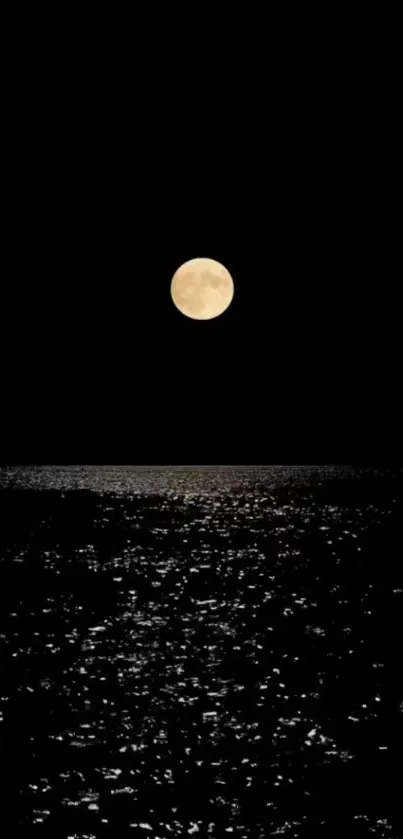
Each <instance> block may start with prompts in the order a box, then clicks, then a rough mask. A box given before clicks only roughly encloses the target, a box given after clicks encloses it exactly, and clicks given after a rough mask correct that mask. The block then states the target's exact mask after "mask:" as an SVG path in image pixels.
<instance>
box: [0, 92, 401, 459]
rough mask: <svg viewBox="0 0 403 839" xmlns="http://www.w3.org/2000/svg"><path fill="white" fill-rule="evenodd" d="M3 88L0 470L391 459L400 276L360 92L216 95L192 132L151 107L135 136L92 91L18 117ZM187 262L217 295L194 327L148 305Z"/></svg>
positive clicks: (192, 112) (131, 124) (385, 174)
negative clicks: (240, 98) (220, 299)
mask: <svg viewBox="0 0 403 839" xmlns="http://www.w3.org/2000/svg"><path fill="white" fill-rule="evenodd" d="M21 84H22V90H23V94H24V100H23V101H24V103H25V104H24V108H25V110H24V108H23V109H22V112H23V114H24V116H23V124H24V125H23V127H24V126H25V130H22V128H21V126H20V130H16V132H15V138H14V140H15V142H14V146H13V150H12V157H11V164H12V165H11V169H12V173H13V188H12V190H11V193H10V203H9V212H8V217H7V222H6V227H5V233H6V252H5V264H7V263H8V265H9V267H8V269H7V271H6V276H5V278H3V285H2V311H1V323H2V330H1V353H2V386H1V387H2V391H1V392H2V402H3V408H2V425H3V428H2V435H1V449H2V451H1V462H15V461H17V462H48V463H52V462H58V463H59V462H66V463H69V462H74V463H77V462H87V463H88V462H107V463H108V462H109V463H118V462H123V463H253V462H255V463H280V462H321V461H324V462H329V461H333V460H335V461H342V462H356V461H360V460H366V461H374V460H379V459H381V460H388V461H390V460H395V459H396V458H399V453H400V434H399V424H400V420H399V417H400V414H399V408H398V397H399V372H400V365H399V358H398V355H399V351H400V339H399V331H400V308H398V302H397V301H398V289H397V285H398V283H400V273H401V272H398V271H397V270H396V262H395V255H394V254H395V247H396V244H395V239H396V237H397V223H396V219H395V216H394V212H393V208H392V198H391V196H390V183H391V179H392V178H393V172H392V171H390V170H389V168H388V167H389V166H390V162H389V158H388V156H387V155H386V154H385V149H384V145H383V141H384V133H382V131H381V130H380V128H379V125H381V126H383V128H384V129H385V131H386V135H387V132H388V130H389V129H388V124H387V114H383V116H382V115H381V116H380V117H379V119H378V121H377V123H376V125H375V121H374V94H373V88H371V90H369V92H368V102H366V98H365V96H363V93H362V88H361V89H360V96H359V99H355V98H354V95H353V94H351V99H352V100H353V101H352V102H350V100H346V98H345V97H344V98H343V96H341V95H339V94H338V93H337V90H336V89H335V88H334V87H333V88H332V89H330V88H329V87H326V85H325V86H324V87H320V85H319V83H318V88H317V90H316V91H315V90H314V91H313V92H312V89H311V94H310V98H309V101H308V100H307V97H306V95H305V94H304V93H303V89H302V87H301V89H300V88H299V87H298V84H297V81H296V79H295V78H294V80H291V82H289V83H287V84H286V82H285V81H284V90H286V91H287V96H288V98H287V97H286V96H283V97H281V96H278V99H277V100H276V102H274V103H273V98H272V99H271V104H270V107H268V109H267V110H266V109H265V108H263V107H262V105H261V100H260V105H257V103H256V102H254V103H253V102H252V104H250V102H249V104H248V102H247V99H246V101H245V105H244V106H243V105H239V103H238V104H236V105H234V106H233V108H230V107H227V104H223V103H224V102H225V103H226V102H227V99H223V100H222V101H221V105H220V102H218V104H215V105H214V106H212V104H211V102H210V105H209V107H211V108H212V107H214V111H213V112H212V114H211V119H210V116H209V118H208V119H206V120H203V119H201V117H200V113H204V111H203V107H206V108H207V106H208V103H207V104H206V103H204V105H200V108H199V109H198V108H197V107H195V104H194V102H193V101H192V102H188V103H187V107H186V103H185V104H184V103H183V101H182V102H181V105H180V106H178V111H176V110H175V106H174V105H173V104H172V106H170V107H169V108H168V107H167V104H166V102H164V101H163V100H164V97H163V95H162V96H161V103H160V106H158V105H157V106H156V110H155V112H154V115H151V116H148V118H147V120H145V119H144V113H145V110H144V111H142V112H141V113H142V114H143V116H142V118H141V119H140V120H138V121H137V122H135V121H133V117H132V116H130V115H129V116H128V115H127V109H126V110H124V111H123V109H121V111H120V110H119V105H117V104H116V102H115V101H114V102H113V103H112V99H111V102H110V103H108V102H106V103H105V99H104V96H103V97H100V100H101V99H102V104H98V105H97V100H96V97H95V101H94V96H93V95H92V97H91V100H88V99H87V100H85V103H84V105H80V100H77V99H74V102H73V104H71V105H70V106H69V107H70V111H69V115H70V118H69V119H67V118H66V107H67V105H66V104H65V102H66V97H67V93H66V89H65V87H64V88H63V93H62V92H61V89H60V85H59V86H58V85H56V92H57V96H56V95H53V96H52V89H51V90H50V92H49V93H48V94H46V92H45V94H44V96H43V103H42V104H40V103H38V97H37V96H36V99H35V104H34V105H33V104H32V102H33V93H32V91H31V89H30V85H29V81H28V80H27V78H24V80H23V82H22V83H21ZM69 84H70V82H69ZM349 90H350V93H351V85H350V88H349ZM54 93H55V91H54V90H53V94H54ZM103 93H104V91H103ZM369 93H371V97H372V98H371V97H370V96H369ZM288 94H289V95H288ZM290 97H291V98H290ZM370 98H371V105H370V104H369V100H370ZM83 99H85V97H84V95H83ZM60 101H62V102H63V107H61V108H60V109H59V110H60V113H59V112H58V107H57V103H58V102H60ZM89 101H90V103H91V107H89V105H88V102H89ZM379 101H380V102H381V96H380V98H379ZM50 102H51V103H52V106H51V107H50V104H49V103H50ZM284 102H286V103H287V107H285V106H284ZM290 102H292V105H290ZM357 102H359V108H358V106H357ZM144 107H145V106H144ZM379 107H381V105H379ZM181 108H182V109H183V108H185V111H184V112H183V111H182V112H181ZM357 108H358V111H357ZM113 109H114V110H113ZM164 109H165V110H164ZM112 110H113V115H112ZM105 111H106V114H107V115H109V119H107V118H106V116H105ZM123 112H124V114H125V115H124V116H122V113H123ZM184 113H185V116H186V118H185V117H184ZM207 113H209V112H208V111H207ZM178 114H179V116H178ZM335 114H336V116H335ZM179 118H181V123H180V125H181V126H183V127H181V130H180V131H179V130H178V129H177V126H178V119H179ZM379 120H380V122H379ZM382 120H383V121H382ZM217 125H218V128H217ZM385 126H386V128H385ZM175 127H176V131H175V130H174V129H175ZM213 128H214V130H213ZM27 132H28V133H27ZM382 138H383V139H382ZM381 141H382V142H381ZM195 256H210V257H212V258H214V259H217V260H219V261H221V262H222V263H224V264H225V265H226V267H227V268H228V269H229V271H230V272H231V274H232V276H233V279H234V284H235V296H234V300H233V304H232V306H231V307H230V308H229V309H228V310H227V312H226V313H225V314H224V315H223V316H222V317H220V318H218V319H217V320H213V321H210V322H197V321H192V320H189V319H187V318H185V317H183V316H182V315H181V314H180V313H179V312H178V311H176V309H175V308H174V307H173V305H172V302H171V299H170V294H169V287H170V280H171V277H172V274H173V273H174V271H175V270H176V268H177V267H178V266H179V265H180V264H181V263H182V262H183V261H185V260H186V259H189V258H192V257H195ZM8 257H10V262H8Z"/></svg>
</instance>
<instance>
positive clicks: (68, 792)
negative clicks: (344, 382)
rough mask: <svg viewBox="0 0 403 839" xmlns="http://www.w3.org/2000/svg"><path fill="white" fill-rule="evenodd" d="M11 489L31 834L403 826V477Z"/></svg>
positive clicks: (13, 767)
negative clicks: (402, 762) (402, 547)
mask: <svg viewBox="0 0 403 839" xmlns="http://www.w3.org/2000/svg"><path fill="white" fill-rule="evenodd" d="M0 486H1V487H2V489H0V499H1V500H0V503H1V509H2V520H3V522H4V525H3V527H2V533H1V554H0V556H1V562H0V641H1V671H2V679H1V695H0V739H1V758H0V760H1V761H2V767H3V772H2V775H3V780H2V788H3V797H4V801H5V802H6V809H7V810H8V811H9V818H10V820H11V824H13V826H14V828H15V832H17V831H19V834H20V835H31V832H30V831H31V830H32V826H33V825H35V833H36V835H38V836H41V835H44V836H45V835H46V836H48V835H52V836H69V835H71V836H73V835H79V836H83V835H93V836H109V835H112V834H113V835H116V834H117V835H119V836H125V835H126V834H127V835H137V834H138V835H147V834H150V835H158V836H165V835H166V836H172V835H182V834H181V831H182V833H183V831H185V832H186V833H189V834H191V833H195V834H197V833H201V834H204V835H206V834H207V835H212V836H214V837H215V836H221V835H228V834H229V833H231V832H233V833H234V834H235V835H237V836H251V837H256V836H262V837H263V836H269V835H282V836H290V837H291V836H296V837H300V836H301V837H302V836H314V835H317V836H326V837H332V836H333V835H334V836H336V835H339V833H340V829H341V826H343V827H344V829H346V830H347V829H348V827H351V835H354V836H367V835H373V836H375V837H378V836H379V837H381V836H389V837H392V839H393V837H397V836H398V832H397V823H398V822H397V817H398V808H397V800H398V791H397V783H398V781H397V775H396V773H395V771H394V765H395V760H396V758H397V750H398V748H399V742H401V741H400V739H399V738H400V737H401V734H402V722H403V715H402V707H403V704H402V703H403V696H402V692H403V691H402V686H401V676H400V672H399V665H398V663H397V659H396V657H395V652H394V650H393V639H394V638H395V637H396V636H397V632H398V631H399V629H401V626H400V624H401V614H402V602H403V601H402V595H403V580H402V570H401V566H400V565H399V564H397V563H396V562H395V561H394V560H395V556H396V555H397V554H396V546H397V544H398V539H400V538H401V537H400V525H399V516H401V477H400V476H398V477H397V478H394V479H393V480H392V479H391V478H388V479H387V478H385V476H383V475H382V474H376V473H374V474H372V473H371V474H365V473H364V474H361V473H357V472H355V471H351V470H344V471H340V470H332V469H328V470H321V469H319V468H318V469H316V470H315V469H312V470H299V469H277V470H254V471H253V472H251V471H243V470H238V471H234V470H232V471H231V470H227V471H225V472H218V471H217V470H212V471H210V472H209V471H194V472H185V471H183V472H174V471H172V472H166V471H165V472H145V471H142V472H141V473H138V472H133V470H126V472H125V471H124V470H116V469H115V470H113V469H109V470H104V472H103V471H102V470H93V469H92V470H91V469H90V468H87V469H86V468H82V469H76V470H68V469H64V470H63V469H59V470H49V469H48V470H46V469H43V470H38V469H37V470H8V471H7V472H4V473H2V474H1V479H0ZM385 487H386V489H385ZM400 554H401V551H400ZM380 558H381V560H382V561H380ZM136 830H137V833H136ZM24 831H25V833H24Z"/></svg>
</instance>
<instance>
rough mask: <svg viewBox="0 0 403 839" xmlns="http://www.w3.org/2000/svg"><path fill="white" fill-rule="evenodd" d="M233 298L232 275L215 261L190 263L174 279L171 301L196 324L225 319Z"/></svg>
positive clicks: (181, 267)
mask: <svg viewBox="0 0 403 839" xmlns="http://www.w3.org/2000/svg"><path fill="white" fill-rule="evenodd" d="M233 296H234V282H233V279H232V277H231V274H230V273H229V271H227V269H226V268H225V267H224V265H221V263H220V262H216V260H215V259H207V258H201V257H198V258H197V259H190V260H189V261H188V262H184V263H183V265H181V266H180V268H178V270H177V271H176V272H175V274H174V275H173V277H172V281H171V297H172V300H173V302H174V303H175V306H176V307H177V309H179V311H180V312H182V314H183V315H186V316H187V317H188V318H193V319H194V320H211V319H212V318H217V317H218V316H219V315H222V313H223V312H225V310H226V309H228V306H229V305H230V303H231V301H232V298H233Z"/></svg>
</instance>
